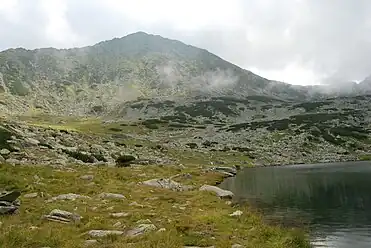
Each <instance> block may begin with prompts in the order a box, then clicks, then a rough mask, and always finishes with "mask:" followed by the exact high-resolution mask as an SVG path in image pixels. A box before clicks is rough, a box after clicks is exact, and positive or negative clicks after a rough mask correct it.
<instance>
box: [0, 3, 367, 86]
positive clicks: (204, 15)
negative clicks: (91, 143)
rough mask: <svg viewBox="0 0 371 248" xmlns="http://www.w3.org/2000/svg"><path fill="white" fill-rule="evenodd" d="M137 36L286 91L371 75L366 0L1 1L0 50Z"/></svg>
mask: <svg viewBox="0 0 371 248" xmlns="http://www.w3.org/2000/svg"><path fill="white" fill-rule="evenodd" d="M137 31H144V32H147V33H151V34H158V35H161V36H163V37H167V38H171V39H177V40H180V41H183V42H184V43H187V44H191V45H194V46H197V47H200V48H205V49H207V50H209V51H210V52H212V53H215V54H216V55H218V56H220V57H222V58H223V59H225V60H228V61H230V62H232V63H234V64H237V65H238V66H240V67H243V68H245V69H248V70H251V71H252V72H254V73H256V74H258V75H260V76H263V77H266V78H269V79H272V80H279V81H284V82H287V83H291V84H298V85H311V84H341V83H344V82H348V81H361V80H363V79H364V78H365V77H367V76H369V75H370V74H371V56H370V55H371V1H370V0H156V1H153V0H0V50H5V49H8V48H15V47H24V48H27V49H34V48H40V47H57V48H70V47H80V46H86V45H93V44H95V43H97V42H100V41H102V40H110V39H112V38H115V37H122V36H125V35H127V34H130V33H134V32H137Z"/></svg>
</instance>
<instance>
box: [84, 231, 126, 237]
mask: <svg viewBox="0 0 371 248" xmlns="http://www.w3.org/2000/svg"><path fill="white" fill-rule="evenodd" d="M123 234H124V232H123V231H117V230H90V231H89V232H88V235H89V236H90V237H93V238H102V237H107V236H111V235H115V236H116V235H123Z"/></svg>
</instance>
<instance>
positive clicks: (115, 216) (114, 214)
mask: <svg viewBox="0 0 371 248" xmlns="http://www.w3.org/2000/svg"><path fill="white" fill-rule="evenodd" d="M129 215H130V214H129V213H112V214H110V216H111V217H114V218H121V217H127V216H129Z"/></svg>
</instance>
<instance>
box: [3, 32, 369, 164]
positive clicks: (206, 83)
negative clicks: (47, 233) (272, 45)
mask: <svg viewBox="0 0 371 248" xmlns="http://www.w3.org/2000/svg"><path fill="white" fill-rule="evenodd" d="M369 81H370V80H369V79H365V80H364V81H363V82H361V83H359V84H355V85H353V84H352V87H350V88H351V89H352V90H351V91H349V92H347V93H346V95H344V92H335V91H327V93H331V94H327V93H326V91H325V90H322V88H321V86H311V87H303V86H292V85H289V84H285V83H282V82H277V81H270V80H267V79H265V78H262V77H260V76H258V75H255V74H253V73H251V72H249V71H247V70H244V69H242V68H239V67H238V66H236V65H233V64H231V63H229V62H227V61H224V60H223V59H221V58H219V57H218V56H216V55H214V54H211V53H209V52H208V51H206V50H203V49H199V48H196V47H193V46H189V45H186V44H184V43H181V42H179V41H175V40H170V39H165V38H162V37H160V36H155V35H149V34H146V33H143V32H139V33H135V34H131V35H128V36H126V37H123V38H116V39H113V40H110V41H104V42H100V43H98V44H96V45H94V46H90V47H83V48H74V49H62V50H58V49H54V48H46V49H37V50H32V51H30V50H25V49H21V48H18V49H9V50H6V51H3V52H1V53H0V113H2V114H3V115H4V114H5V115H7V116H14V115H31V116H34V115H38V114H41V113H43V114H48V115H54V116H56V115H60V116H67V115H72V116H98V117H102V118H104V119H106V120H109V121H111V122H114V123H122V121H125V122H127V121H129V122H130V123H131V124H130V125H137V126H138V125H139V126H140V127H141V128H144V129H145V130H146V135H144V136H143V137H140V138H141V139H146V140H148V141H152V142H158V141H159V140H162V141H161V142H163V141H167V143H165V146H168V147H170V148H171V147H182V148H183V149H187V150H189V151H192V152H194V149H198V150H199V151H202V152H207V153H210V152H211V154H212V153H213V152H215V151H218V152H231V154H234V153H235V152H237V153H240V155H242V156H245V157H248V158H250V159H252V160H253V161H254V163H255V164H264V165H265V164H288V163H301V162H306V163H309V162H319V161H341V160H354V159H360V158H362V157H364V156H365V155H367V153H368V152H369V149H370V145H369V144H370V143H371V142H370V139H369V138H370V137H369V132H370V129H369V128H370V118H369V117H368V116H369V113H370V107H369V102H370V100H371V99H370V96H369V95H367V92H368V88H367V87H368V85H370V84H369ZM327 89H329V88H327ZM118 130H121V129H120V128H118ZM44 131H45V130H42V131H37V133H40V132H41V133H40V135H41V136H42V133H44ZM45 132H48V131H45ZM118 133H120V131H118ZM47 136H48V135H47ZM53 137H54V135H53ZM138 137H139V136H136V138H138ZM54 138H55V137H54ZM75 138H77V137H75ZM75 138H70V139H75ZM45 139H47V137H44V138H42V140H45ZM76 140H79V138H77V139H76ZM81 140H82V141H81V143H84V142H83V140H84V138H82V139H81ZM40 142H42V141H40ZM52 143H53V142H52ZM57 143H58V142H57ZM62 143H63V142H62ZM62 143H58V144H55V143H53V144H48V146H47V147H49V146H51V147H55V148H53V149H56V150H58V151H59V155H58V154H57V155H56V154H54V155H53V156H57V157H58V156H59V158H61V157H60V155H61V154H62V155H63V158H62V159H63V160H66V159H65V158H66V156H65V155H68V152H67V153H66V152H63V151H64V150H65V148H63V144H62ZM56 146H57V147H56ZM105 146H106V145H105ZM67 147H68V146H67ZM71 147H72V148H73V149H75V148H76V146H75V145H71V146H70V148H68V149H72V148H71ZM76 149H77V148H76ZM78 149H80V148H78ZM105 149H109V148H108V147H106V148H105ZM120 149H121V148H120ZM120 149H118V150H120ZM80 150H81V152H83V153H84V154H85V153H87V154H89V156H90V160H91V161H94V162H96V160H97V159H96V158H93V157H94V154H91V150H90V148H87V147H86V146H85V147H83V148H81V149H80ZM44 151H45V150H44ZM73 152H76V151H75V150H74V151H73ZM128 152H129V153H130V151H128ZM146 153H147V154H151V153H150V152H149V153H148V152H146ZM70 154H71V151H70ZM36 157H37V156H36ZM68 157H71V156H67V161H68V160H70V162H71V159H70V158H68ZM10 158H12V157H11V156H10ZM14 159H18V158H14ZM114 159H115V156H113V157H111V156H106V159H105V160H107V163H111V164H112V163H114ZM31 160H32V159H31ZM88 160H89V159H88ZM242 161H243V160H242ZM210 162H213V161H210ZM219 162H221V163H222V162H223V161H219Z"/></svg>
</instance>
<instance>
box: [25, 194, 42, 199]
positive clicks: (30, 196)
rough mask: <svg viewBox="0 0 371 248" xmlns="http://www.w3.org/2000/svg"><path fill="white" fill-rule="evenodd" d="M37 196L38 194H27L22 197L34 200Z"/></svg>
mask: <svg viewBox="0 0 371 248" xmlns="http://www.w3.org/2000/svg"><path fill="white" fill-rule="evenodd" d="M38 195H39V194H38V193H29V194H25V195H24V196H23V197H24V198H36V197H37V196H38Z"/></svg>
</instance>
